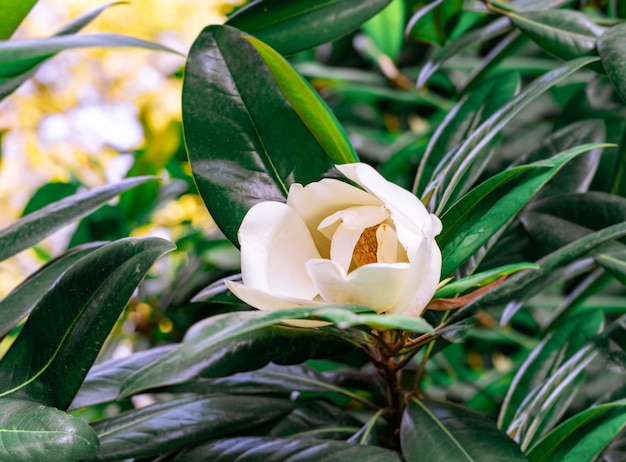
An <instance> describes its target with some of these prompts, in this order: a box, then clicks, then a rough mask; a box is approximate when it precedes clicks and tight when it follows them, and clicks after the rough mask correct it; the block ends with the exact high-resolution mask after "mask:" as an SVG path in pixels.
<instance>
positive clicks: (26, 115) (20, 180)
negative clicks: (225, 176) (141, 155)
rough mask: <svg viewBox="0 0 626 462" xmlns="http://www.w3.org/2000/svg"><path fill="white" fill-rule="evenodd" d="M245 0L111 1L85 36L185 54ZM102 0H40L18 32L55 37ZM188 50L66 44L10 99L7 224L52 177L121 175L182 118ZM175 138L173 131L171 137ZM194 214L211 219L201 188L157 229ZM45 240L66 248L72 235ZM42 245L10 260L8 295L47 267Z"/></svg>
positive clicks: (2, 179)
mask: <svg viewBox="0 0 626 462" xmlns="http://www.w3.org/2000/svg"><path fill="white" fill-rule="evenodd" d="M237 3H240V2H235V1H225V0H185V1H182V2H174V1H171V0H136V1H133V2H130V3H119V4H115V5H113V6H111V7H110V8H107V9H106V10H105V11H104V12H103V13H101V15H100V16H99V17H98V18H96V19H95V20H94V21H93V23H91V24H90V25H89V26H87V27H86V28H85V29H84V30H83V31H81V33H103V32H106V33H117V34H126V35H130V36H133V37H137V38H141V39H144V40H150V41H155V42H158V43H160V44H163V45H166V46H168V47H170V48H172V49H174V50H176V51H178V52H180V53H182V54H183V55H186V54H187V51H188V50H189V48H190V46H191V44H192V42H193V40H194V39H195V37H196V36H197V35H198V34H199V33H200V31H201V30H202V29H203V28H204V27H205V26H207V25H209V24H219V23H222V22H223V21H224V20H225V15H226V14H227V13H228V12H229V11H231V10H232V9H233V7H234V6H235V5H236V4H237ZM105 4H106V3H103V2H102V0H40V1H39V2H38V3H37V5H36V6H35V8H34V9H33V10H32V11H31V13H30V14H29V16H28V17H27V19H26V21H25V22H24V23H23V24H22V26H20V28H19V29H18V31H17V32H16V34H15V36H14V37H13V38H14V39H25V38H35V37H46V36H49V35H51V34H53V33H55V32H56V31H57V30H58V29H60V28H61V27H62V26H64V25H65V24H66V23H67V22H69V21H70V20H71V19H73V18H75V17H77V16H79V15H81V14H84V13H86V12H88V11H91V10H92V9H95V8H97V7H101V6H103V5H105ZM183 65H184V57H183V56H178V55H175V54H170V53H163V52H152V51H146V50H140V49H120V48H117V49H79V50H75V51H74V50H71V51H65V52H62V53H61V54H59V55H57V56H56V57H54V58H53V59H51V60H50V61H48V62H47V63H45V64H44V65H43V66H42V67H41V68H40V69H39V70H38V71H37V73H36V74H35V77H34V78H33V79H31V80H30V81H29V82H27V83H26V84H24V85H23V86H22V87H21V88H20V89H19V90H18V91H17V92H15V93H14V94H13V95H11V96H9V97H8V98H7V99H5V100H4V101H3V102H2V103H0V133H3V137H2V149H1V153H2V157H1V161H0V162H1V163H0V227H6V226H8V225H10V224H11V223H12V222H14V221H15V220H16V219H18V218H19V216H20V215H21V212H22V210H23V208H24V205H25V204H26V203H27V201H28V199H29V198H30V197H31V195H32V194H33V192H34V191H35V190H36V189H37V188H38V187H39V186H41V185H42V184H45V183H47V182H50V181H69V180H70V178H71V176H75V177H77V178H80V179H81V181H83V182H84V183H85V184H87V185H89V186H90V187H93V186H98V185H101V184H105V183H110V182H115V181H117V180H119V179H120V178H121V177H122V176H123V174H124V173H125V172H126V170H127V168H128V167H129V166H130V162H131V161H132V155H130V154H126V155H124V153H129V152H132V150H134V149H138V148H141V147H142V146H143V143H144V141H145V140H144V133H145V131H146V130H147V131H149V132H150V133H151V136H152V137H153V138H152V139H158V138H159V134H160V133H165V132H166V131H167V130H168V128H170V129H171V121H177V120H180V117H181V107H180V95H181V85H182V80H181V79H179V78H175V77H173V76H172V74H173V73H175V72H178V71H180V70H181V69H182V67H183ZM162 139H166V136H164V137H162ZM189 217H192V218H193V219H194V220H195V221H197V222H199V223H203V222H204V223H207V222H209V221H210V219H209V218H208V214H207V212H206V210H205V209H204V206H203V205H202V203H201V201H200V200H199V199H198V198H197V197H195V196H191V195H187V196H184V197H183V198H182V200H180V201H178V202H176V203H173V204H170V206H168V207H167V208H166V209H165V210H164V211H163V213H162V214H161V216H160V217H157V218H156V220H155V221H156V223H155V226H158V225H159V222H162V224H163V225H164V226H166V225H167V226H169V225H172V224H173V223H175V222H176V221H182V220H183V219H186V218H189ZM71 229H72V228H71V227H70V229H66V230H65V232H60V233H57V235H55V236H54V237H52V238H50V239H47V240H46V241H45V242H44V244H43V245H44V247H45V248H46V249H47V251H49V252H50V253H51V254H52V255H57V254H58V253H60V252H61V251H62V250H63V248H64V246H65V245H66V243H67V236H68V233H69V232H71ZM41 264H42V261H41V260H39V259H38V258H37V256H36V255H35V253H34V252H33V251H32V250H28V251H24V252H22V253H21V254H19V255H17V256H16V257H14V258H12V259H10V260H8V261H6V262H3V263H2V264H0V296H3V295H5V294H6V293H8V291H10V290H11V289H12V288H13V287H14V286H15V285H16V284H18V283H19V282H20V281H21V280H22V279H23V278H24V277H25V275H27V274H29V273H31V272H32V271H34V270H35V269H36V268H37V267H39V266H41Z"/></svg>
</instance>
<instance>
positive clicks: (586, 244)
mask: <svg viewBox="0 0 626 462" xmlns="http://www.w3.org/2000/svg"><path fill="white" fill-rule="evenodd" d="M625 235H626V223H620V224H617V225H613V226H609V227H607V228H604V229H602V230H600V231H597V232H595V233H592V234H590V235H588V236H585V237H582V238H580V239H577V240H576V241H574V242H572V243H571V244H568V245H566V246H563V247H561V248H560V249H558V250H556V251H554V252H552V253H550V254H548V255H546V256H545V257H543V258H541V259H540V260H538V261H537V262H536V263H537V264H538V265H539V267H540V268H539V270H527V271H520V272H519V273H516V274H514V275H513V276H511V277H510V278H508V279H507V280H506V281H504V282H503V283H502V284H500V285H499V286H498V287H495V288H494V289H493V290H491V291H489V292H488V293H486V294H485V295H483V296H482V297H480V298H479V299H477V300H476V301H474V302H472V303H470V304H469V305H466V306H465V307H463V308H461V309H459V310H458V311H457V312H456V313H454V314H453V315H452V316H451V317H450V318H449V320H448V322H450V323H453V322H456V321H458V320H459V319H460V318H461V319H462V318H465V317H467V316H468V313H471V312H473V311H474V310H476V309H478V308H480V307H483V306H489V305H493V304H495V303H502V302H504V301H511V300H515V299H516V298H518V297H522V296H523V297H530V296H531V295H533V294H536V293H537V292H538V291H540V290H541V289H543V288H545V286H546V285H548V284H550V283H552V282H554V281H552V280H550V279H549V278H548V276H549V275H551V274H552V273H554V272H555V271H557V270H558V269H559V268H563V267H564V266H566V265H569V264H570V263H572V262H574V261H576V260H578V259H579V258H581V257H583V256H585V255H586V254H588V253H589V252H590V251H591V250H593V249H594V248H596V247H598V246H600V245H602V244H604V243H605V242H608V241H611V240H613V239H619V238H621V237H624V236H625ZM519 308H520V306H519V304H515V308H513V309H510V310H509V311H506V312H505V313H503V315H502V318H501V320H500V323H501V324H502V325H504V324H506V323H508V322H509V321H510V320H511V317H512V316H513V315H514V314H515V312H516V311H517V310H518V309H519Z"/></svg>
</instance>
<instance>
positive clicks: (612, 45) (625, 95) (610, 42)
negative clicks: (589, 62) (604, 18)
mask: <svg viewBox="0 0 626 462" xmlns="http://www.w3.org/2000/svg"><path fill="white" fill-rule="evenodd" d="M598 54H599V55H600V58H601V60H602V67H604V71H605V72H606V75H607V76H608V77H609V79H611V82H612V83H613V85H614V86H615V89H616V90H617V93H618V94H619V95H620V96H621V97H622V100H624V101H626V62H624V54H626V24H619V25H616V26H613V27H611V28H610V29H608V30H607V31H606V32H605V33H604V34H602V35H601V36H600V37H599V38H598Z"/></svg>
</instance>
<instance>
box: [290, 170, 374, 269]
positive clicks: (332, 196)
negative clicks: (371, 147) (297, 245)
mask: <svg viewBox="0 0 626 462" xmlns="http://www.w3.org/2000/svg"><path fill="white" fill-rule="evenodd" d="M287 204H288V205H290V206H291V207H293V208H294V210H296V212H297V213H298V215H300V216H301V217H302V219H303V220H304V222H305V223H306V225H307V226H308V228H309V232H310V233H311V236H313V240H314V241H315V244H316V246H317V248H318V250H319V252H320V254H321V255H322V256H323V257H324V258H328V257H329V256H330V255H329V252H330V241H329V240H328V239H327V238H325V237H324V236H323V235H322V234H321V232H320V231H319V230H318V226H319V224H320V223H321V222H322V220H323V219H324V218H326V217H328V216H330V215H332V214H333V213H335V212H337V211H338V210H343V209H346V208H348V207H353V206H356V205H377V206H379V205H382V201H381V200H379V199H378V198H376V197H375V196H373V195H371V194H369V193H367V192H365V191H363V190H361V189H359V188H357V187H356V186H353V185H350V184H348V183H344V182H343V181H339V180H334V179H330V178H325V179H323V180H321V181H318V182H315V183H310V184H308V185H306V186H302V185H301V184H297V183H295V184H292V185H291V187H290V188H289V195H288V196H287Z"/></svg>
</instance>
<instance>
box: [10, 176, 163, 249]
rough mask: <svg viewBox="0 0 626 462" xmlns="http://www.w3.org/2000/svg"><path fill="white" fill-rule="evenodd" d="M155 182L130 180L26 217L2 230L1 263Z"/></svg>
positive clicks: (143, 178)
mask: <svg viewBox="0 0 626 462" xmlns="http://www.w3.org/2000/svg"><path fill="white" fill-rule="evenodd" d="M154 180H156V178H154V177H136V178H129V179H126V180H124V181H121V182H119V183H117V184H113V185H107V186H101V187H99V188H94V189H92V190H90V191H85V192H82V193H79V194H75V195H73V196H70V197H67V198H65V199H62V200H60V201H57V202H54V203H52V204H50V205H48V206H46V207H44V208H42V209H39V210H38V211H36V212H34V213H31V214H29V215H26V216H25V217H24V218H22V219H21V220H18V221H17V222H15V223H13V224H12V225H11V226H9V227H8V228H5V229H3V230H2V231H0V261H2V260H5V259H7V258H9V257H10V256H12V255H15V254H17V253H19V252H21V251H22V250H24V249H27V248H28V247H30V246H32V245H33V244H36V243H37V242H39V241H40V240H42V239H43V238H45V237H47V236H49V235H51V234H52V233H54V232H55V231H57V230H58V229H60V228H62V227H63V226H65V225H67V224H69V223H72V222H73V221H76V220H79V219H81V218H83V217H85V216H87V215H89V214H90V213H91V212H93V211H94V210H96V209H98V208H99V207H101V206H103V205H104V204H106V203H107V202H108V201H110V200H111V199H113V198H114V197H115V196H117V195H119V194H120V193H122V192H124V191H126V190H128V189H130V188H134V187H135V186H137V185H140V184H142V183H145V182H146V181H154Z"/></svg>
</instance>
